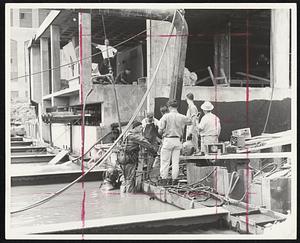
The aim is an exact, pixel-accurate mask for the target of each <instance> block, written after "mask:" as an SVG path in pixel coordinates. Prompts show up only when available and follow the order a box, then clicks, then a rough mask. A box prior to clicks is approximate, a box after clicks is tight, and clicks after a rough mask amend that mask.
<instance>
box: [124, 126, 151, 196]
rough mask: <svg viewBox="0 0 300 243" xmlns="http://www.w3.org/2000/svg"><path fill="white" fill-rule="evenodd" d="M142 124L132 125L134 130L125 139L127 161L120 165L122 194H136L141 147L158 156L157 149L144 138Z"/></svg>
mask: <svg viewBox="0 0 300 243" xmlns="http://www.w3.org/2000/svg"><path fill="white" fill-rule="evenodd" d="M142 129H143V127H142V123H141V122H138V121H134V122H133V123H132V129H131V130H130V131H129V132H128V134H127V136H126V138H125V142H124V143H125V147H126V149H125V151H126V158H127V159H126V161H125V162H123V163H122V164H120V167H121V170H122V174H123V175H122V179H121V180H122V184H121V191H122V192H134V189H135V176H136V168H137V165H138V162H139V160H138V157H139V151H140V146H142V147H144V148H146V149H147V150H148V151H149V152H150V153H153V154H154V155H156V154H157V148H156V147H155V146H153V145H152V144H151V143H149V142H148V140H147V139H146V138H144V137H143V136H142Z"/></svg>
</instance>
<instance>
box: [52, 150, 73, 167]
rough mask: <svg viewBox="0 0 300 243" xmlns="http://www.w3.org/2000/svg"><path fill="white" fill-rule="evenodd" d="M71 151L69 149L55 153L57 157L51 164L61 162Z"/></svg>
mask: <svg viewBox="0 0 300 243" xmlns="http://www.w3.org/2000/svg"><path fill="white" fill-rule="evenodd" d="M68 153H69V151H67V150H62V151H60V152H59V153H58V154H57V155H55V157H54V158H53V159H52V160H50V161H49V163H48V164H49V165H56V164H59V162H61V160H62V159H63V158H64V157H65V156H67V154H68Z"/></svg>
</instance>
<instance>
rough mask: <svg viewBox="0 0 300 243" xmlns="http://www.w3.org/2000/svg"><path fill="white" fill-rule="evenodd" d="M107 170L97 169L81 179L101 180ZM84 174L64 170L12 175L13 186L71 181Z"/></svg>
mask: <svg viewBox="0 0 300 243" xmlns="http://www.w3.org/2000/svg"><path fill="white" fill-rule="evenodd" d="M105 171H106V170H101V169H100V170H95V171H91V172H90V173H88V174H87V175H86V176H85V177H84V178H83V180H80V181H79V182H81V181H100V180H103V176H104V172H105ZM81 175H82V171H81V170H80V171H62V172H45V173H38V174H23V175H12V176H11V186H26V185H49V184H60V183H70V182H72V181H73V180H75V179H77V178H78V177H79V176H81Z"/></svg>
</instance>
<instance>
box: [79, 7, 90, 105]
mask: <svg viewBox="0 0 300 243" xmlns="http://www.w3.org/2000/svg"><path fill="white" fill-rule="evenodd" d="M78 24H79V26H78V28H79V31H78V33H79V59H83V60H82V61H80V62H79V65H80V89H82V90H81V92H80V93H79V96H80V100H84V97H85V96H86V94H87V92H88V91H89V89H90V88H91V86H92V84H91V75H92V73H91V72H92V69H91V66H92V60H91V57H90V56H91V54H92V47H91V14H90V13H82V12H79V13H78ZM82 95H83V97H81V96H82Z"/></svg>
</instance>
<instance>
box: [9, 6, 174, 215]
mask: <svg viewBox="0 0 300 243" xmlns="http://www.w3.org/2000/svg"><path fill="white" fill-rule="evenodd" d="M176 11H177V10H175V11H174V16H173V20H172V25H171V27H170V31H169V35H168V39H167V40H166V43H165V45H164V48H163V51H162V54H161V56H160V59H159V61H158V63H157V66H156V69H155V71H154V73H153V76H152V79H151V81H150V83H149V87H148V88H147V90H146V92H145V94H144V96H143V97H142V99H141V101H140V103H139V105H138V107H137V108H136V110H135V112H134V113H133V115H132V117H131V118H130V120H129V122H128V124H127V126H126V127H125V129H124V131H123V132H122V133H121V134H120V135H119V137H118V138H117V139H116V140H115V142H114V143H113V144H112V145H111V147H110V148H109V149H108V150H107V151H106V152H105V153H104V155H102V156H101V158H99V159H98V160H97V161H96V162H95V164H94V165H93V166H92V167H91V168H89V169H88V170H87V171H86V172H85V173H84V174H82V175H81V176H79V177H78V178H77V179H75V180H74V181H73V182H71V183H69V184H68V185H66V186H65V187H63V188H62V189H60V190H58V191H57V192H55V193H53V194H52V195H50V196H48V197H46V198H44V199H42V200H39V201H37V202H35V203H33V204H31V205H29V206H27V207H24V208H22V209H19V210H15V211H12V212H11V214H16V213H19V212H23V211H26V210H29V209H32V208H35V207H38V206H40V205H42V204H44V203H46V202H48V201H49V200H51V199H52V198H54V197H56V196H58V195H59V194H61V193H62V192H64V191H65V190H67V189H68V188H70V187H71V186H72V185H74V184H75V183H76V182H78V181H79V180H81V179H83V178H84V177H85V176H86V175H87V174H88V173H89V172H90V171H91V170H92V169H94V168H95V167H96V166H97V165H99V166H100V165H101V162H103V161H105V160H106V159H107V158H108V155H109V154H110V152H111V151H112V149H113V148H114V147H115V146H116V145H117V143H118V142H119V141H120V140H121V139H122V137H123V136H124V135H125V134H126V132H127V131H128V130H129V128H130V126H131V124H132V122H133V121H134V119H135V118H136V116H137V115H138V113H139V111H140V109H141V108H142V106H143V104H144V102H145V100H146V98H147V96H148V94H149V92H150V90H151V88H152V86H153V84H154V81H155V78H156V74H157V72H158V69H159V67H160V65H161V62H162V59H163V56H164V53H165V52H166V48H167V46H168V43H169V40H170V37H171V34H172V32H173V29H174V21H175V15H176ZM99 151H100V150H99ZM98 153H99V152H98ZM98 153H97V155H98Z"/></svg>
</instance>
